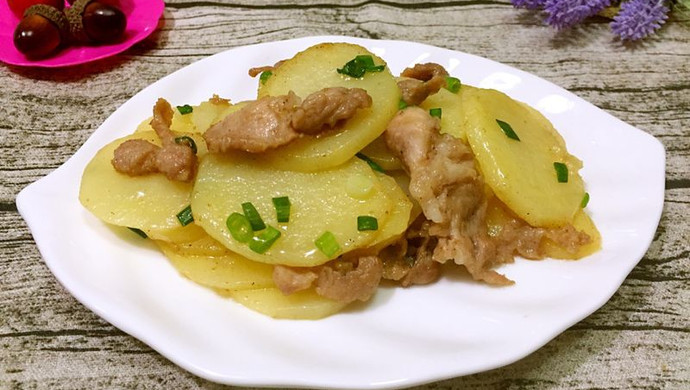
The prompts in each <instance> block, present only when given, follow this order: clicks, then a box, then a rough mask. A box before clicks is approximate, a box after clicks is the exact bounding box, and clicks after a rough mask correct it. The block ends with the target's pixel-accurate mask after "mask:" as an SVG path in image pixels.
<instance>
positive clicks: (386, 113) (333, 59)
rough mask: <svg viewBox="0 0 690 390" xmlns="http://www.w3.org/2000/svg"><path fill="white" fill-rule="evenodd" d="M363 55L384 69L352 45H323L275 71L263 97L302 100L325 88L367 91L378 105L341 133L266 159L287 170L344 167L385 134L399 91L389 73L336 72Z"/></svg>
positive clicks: (296, 144) (343, 127) (335, 131)
mask: <svg viewBox="0 0 690 390" xmlns="http://www.w3.org/2000/svg"><path fill="white" fill-rule="evenodd" d="M358 55H371V56H372V57H373V58H374V62H375V64H377V65H379V64H385V62H384V61H383V60H382V59H380V58H379V57H376V56H375V55H373V54H372V53H370V52H369V51H367V50H366V49H365V48H363V47H361V46H357V45H352V44H348V43H323V44H319V45H316V46H312V47H310V48H309V49H307V50H305V51H303V52H300V53H298V54H297V55H295V57H293V58H291V59H289V60H287V61H286V62H284V63H283V64H282V65H281V66H280V67H278V68H277V69H275V70H274V71H273V75H272V76H271V78H269V79H268V81H267V82H266V83H265V84H261V83H259V85H260V88H259V97H263V96H278V95H285V94H287V93H288V92H290V91H293V92H295V93H296V94H297V95H298V96H300V97H301V98H306V97H307V96H308V95H309V94H311V93H312V92H316V91H319V90H321V89H323V88H326V87H346V88H363V89H365V90H366V91H367V92H368V93H369V95H370V96H371V98H372V100H373V104H372V106H371V107H370V108H369V109H362V110H359V111H358V112H357V114H355V116H354V117H352V118H350V119H349V120H347V121H346V122H345V123H344V124H342V125H341V126H339V127H338V128H337V129H333V130H330V131H327V132H325V133H323V134H321V135H319V136H317V137H303V138H300V139H297V140H295V141H293V142H291V143H290V144H288V145H286V146H283V147H281V148H278V149H277V150H275V151H271V152H268V153H266V154H265V157H264V158H265V159H266V160H267V161H271V162H273V163H274V164H275V165H276V166H280V167H282V168H283V169H289V170H297V171H307V172H309V171H315V170H319V169H326V168H330V167H334V166H336V165H340V164H342V163H344V162H345V161H347V160H349V159H350V158H351V157H352V156H354V155H355V153H357V152H359V151H360V150H361V149H362V148H363V147H364V146H366V145H367V144H369V143H370V142H371V141H373V140H374V139H376V137H378V136H379V135H381V133H383V131H384V130H385V129H386V126H387V125H388V122H389V121H390V119H391V118H392V117H393V115H395V113H396V111H397V110H398V102H399V100H400V91H399V90H398V86H397V84H396V82H395V79H394V78H393V76H392V75H391V73H390V71H389V70H388V68H387V67H386V69H384V70H383V71H382V72H375V73H372V72H367V73H365V75H364V76H363V77H362V78H353V77H349V76H345V75H342V74H340V73H338V72H337V71H336V69H339V68H342V67H343V66H344V65H345V64H346V63H347V62H349V61H350V60H352V59H354V58H355V57H356V56H358Z"/></svg>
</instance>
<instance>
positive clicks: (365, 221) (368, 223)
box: [357, 215, 379, 232]
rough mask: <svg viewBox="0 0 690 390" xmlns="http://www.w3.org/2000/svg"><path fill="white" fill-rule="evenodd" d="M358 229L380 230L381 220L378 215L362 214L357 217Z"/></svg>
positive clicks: (361, 230)
mask: <svg viewBox="0 0 690 390" xmlns="http://www.w3.org/2000/svg"><path fill="white" fill-rule="evenodd" d="M357 230H358V231H360V232H363V231H365V230H379V221H378V220H377V219H376V217H372V216H370V215H360V216H359V217H357Z"/></svg>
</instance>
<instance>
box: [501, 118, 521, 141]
mask: <svg viewBox="0 0 690 390" xmlns="http://www.w3.org/2000/svg"><path fill="white" fill-rule="evenodd" d="M496 123H498V125H499V126H500V127H501V130H503V133H504V134H505V135H506V136H507V137H508V138H510V139H514V140H516V141H519V140H520V137H518V135H517V134H516V133H515V131H514V130H513V128H512V127H511V126H510V125H509V124H508V123H506V122H503V121H502V120H499V119H496Z"/></svg>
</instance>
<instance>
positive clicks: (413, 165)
mask: <svg viewBox="0 0 690 390" xmlns="http://www.w3.org/2000/svg"><path fill="white" fill-rule="evenodd" d="M385 138H386V144H387V145H388V147H389V148H390V149H391V150H393V151H395V152H397V153H398V155H399V156H400V158H401V160H402V161H403V163H404V165H405V168H406V170H407V171H408V173H409V174H410V194H411V195H412V197H413V198H415V199H416V200H417V201H418V202H419V204H420V206H421V207H422V210H423V212H424V215H425V217H426V218H427V219H428V220H430V223H429V226H428V235H430V236H432V237H435V238H436V239H437V240H438V241H437V244H436V245H435V246H434V247H433V248H432V247H431V246H424V247H422V248H420V251H421V252H429V251H433V252H432V253H431V254H430V256H431V257H432V258H433V260H434V261H437V262H439V263H444V262H446V261H447V260H451V259H452V260H453V261H454V262H455V263H456V264H459V265H464V266H465V267H466V268H467V269H468V271H469V272H470V274H471V275H472V276H473V277H474V278H475V279H477V280H484V281H487V282H488V283H491V284H509V283H511V282H510V281H509V280H508V279H506V278H505V277H503V276H502V275H499V274H498V273H496V272H495V271H493V270H491V269H490V267H491V266H492V265H493V261H494V260H495V248H494V245H493V243H491V241H490V239H489V236H488V234H487V232H486V223H485V213H486V198H485V196H484V182H483V180H482V178H481V176H480V175H479V172H478V171H477V169H476V167H475V164H474V158H473V155H472V152H471V151H470V150H469V148H468V147H467V146H466V145H465V144H463V143H462V142H461V141H459V140H457V139H455V138H453V137H452V136H450V135H447V134H444V135H441V134H439V122H438V119H436V118H433V117H431V116H430V115H429V114H428V112H426V111H425V110H423V109H421V108H418V107H408V108H406V109H405V110H403V111H401V112H399V113H398V114H397V115H396V116H395V117H394V118H393V120H392V121H391V122H390V123H389V125H388V128H387V129H386V133H385ZM417 255H418V256H425V254H419V253H418V254H417ZM426 255H428V254H426Z"/></svg>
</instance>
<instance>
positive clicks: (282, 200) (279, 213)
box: [272, 196, 290, 222]
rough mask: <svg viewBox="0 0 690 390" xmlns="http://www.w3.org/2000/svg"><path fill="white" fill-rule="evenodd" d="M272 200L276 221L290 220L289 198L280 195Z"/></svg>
mask: <svg viewBox="0 0 690 390" xmlns="http://www.w3.org/2000/svg"><path fill="white" fill-rule="evenodd" d="M272 200H273V206H274V207H275V208H276V218H277V219H278V222H290V198H288V197H287V196H281V197H279V198H273V199H272Z"/></svg>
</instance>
